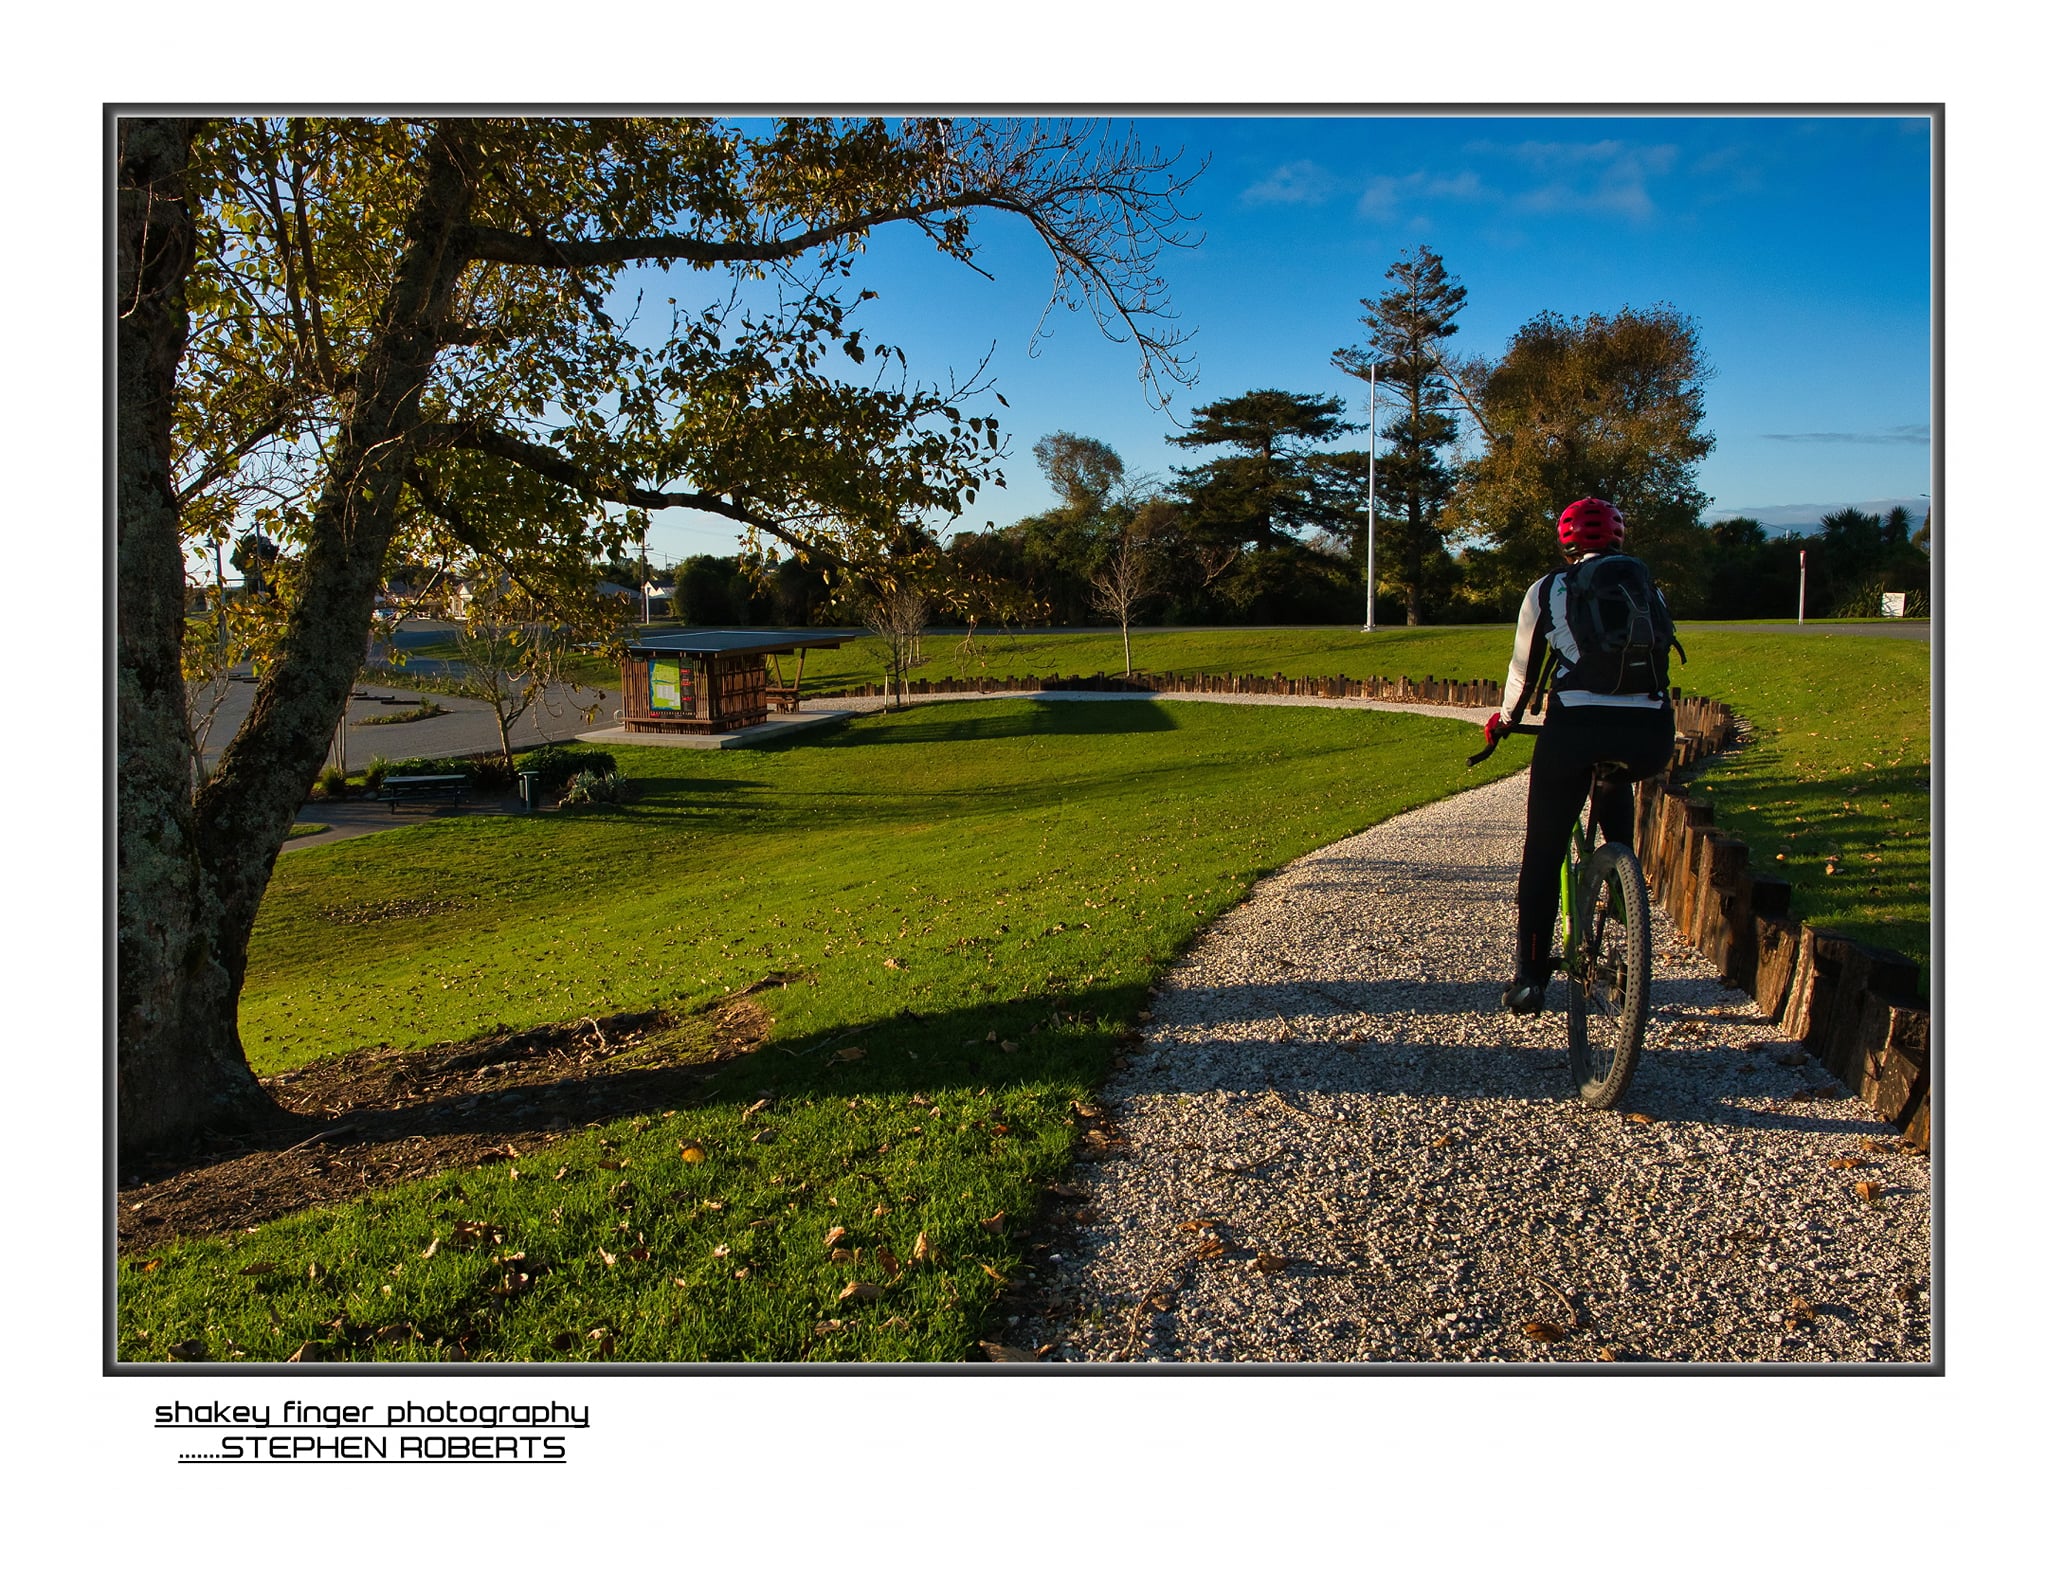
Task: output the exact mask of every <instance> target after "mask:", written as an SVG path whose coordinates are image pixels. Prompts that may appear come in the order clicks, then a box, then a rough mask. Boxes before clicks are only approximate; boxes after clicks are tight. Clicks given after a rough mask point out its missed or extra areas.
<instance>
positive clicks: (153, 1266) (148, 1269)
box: [142, 1257, 163, 1274]
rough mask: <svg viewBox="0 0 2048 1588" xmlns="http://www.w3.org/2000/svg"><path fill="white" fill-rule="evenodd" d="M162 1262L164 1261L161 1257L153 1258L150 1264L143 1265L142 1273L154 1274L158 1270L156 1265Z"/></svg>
mask: <svg viewBox="0 0 2048 1588" xmlns="http://www.w3.org/2000/svg"><path fill="white" fill-rule="evenodd" d="M162 1261H163V1259H162V1258H161V1257H152V1258H151V1259H150V1260H149V1261H148V1262H146V1263H144V1264H143V1265H142V1272H143V1273H145V1274H147V1273H152V1272H154V1271H155V1269H156V1265H157V1264H158V1263H160V1262H162Z"/></svg>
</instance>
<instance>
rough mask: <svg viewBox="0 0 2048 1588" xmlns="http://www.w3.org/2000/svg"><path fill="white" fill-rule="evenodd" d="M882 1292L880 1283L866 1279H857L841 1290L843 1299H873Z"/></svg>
mask: <svg viewBox="0 0 2048 1588" xmlns="http://www.w3.org/2000/svg"><path fill="white" fill-rule="evenodd" d="M881 1293H882V1287H881V1286H880V1285H871V1284H869V1283H868V1282H867V1281H866V1280H864V1279H856V1280H854V1281H852V1282H851V1283H850V1284H848V1285H847V1287H846V1288H845V1289H844V1290H842V1291H840V1292H839V1299H840V1300H841V1301H873V1300H874V1299H875V1297H877V1296H879V1295H880V1294H881Z"/></svg>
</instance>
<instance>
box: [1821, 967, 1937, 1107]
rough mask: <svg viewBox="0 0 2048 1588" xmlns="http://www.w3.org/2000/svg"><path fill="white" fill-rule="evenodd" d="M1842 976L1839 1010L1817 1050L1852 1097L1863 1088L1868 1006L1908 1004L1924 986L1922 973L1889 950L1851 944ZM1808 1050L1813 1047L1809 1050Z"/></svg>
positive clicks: (1837, 995)
mask: <svg viewBox="0 0 2048 1588" xmlns="http://www.w3.org/2000/svg"><path fill="white" fill-rule="evenodd" d="M1846 941H1848V944H1849V948H1848V951H1847V952H1846V953H1845V954H1843V955H1842V959H1841V965H1842V968H1841V972H1840V974H1839V975H1838V977H1837V978H1836V982H1835V1007H1834V1010H1833V1014H1832V1018H1831V1019H1830V1021H1829V1025H1828V1029H1827V1030H1826V1031H1825V1032H1824V1033H1823V1039H1822V1042H1821V1044H1820V1046H1819V1047H1818V1048H1817V1049H1816V1051H1817V1052H1819V1054H1820V1056H1821V1060H1822V1062H1823V1063H1825V1064H1826V1065H1827V1067H1828V1069H1829V1070H1830V1071H1831V1072H1832V1073H1833V1074H1834V1075H1835V1076H1836V1078H1837V1079H1839V1080H1840V1081H1841V1082H1842V1084H1843V1085H1844V1086H1846V1087H1848V1088H1849V1089H1850V1090H1851V1091H1860V1090H1861V1089H1862V1087H1863V1081H1864V1077H1863V1059H1862V1055H1861V1054H1860V1053H1859V1052H1858V1049H1857V1033H1858V1031H1859V1029H1860V1028H1861V1026H1862V1024H1863V1015H1864V1006H1865V1005H1866V1004H1867V1003H1869V1002H1870V1001H1872V1000H1877V1001H1879V1002H1884V1003H1893V1002H1910V1001H1911V1000H1912V999H1913V997H1914V994H1915V993H1916V992H1917V991H1918V990H1919V986H1920V967H1919V966H1918V965H1916V964H1914V963H1913V961H1911V960H1910V959H1908V958H1906V956H1905V955H1903V954H1898V953H1894V952H1893V951H1892V950H1890V949H1888V948H1869V947H1866V946H1865V945H1864V944H1862V943H1858V942H1856V941H1855V940H1854V939H1847V940H1846ZM1807 1045H1808V1046H1809V1047H1812V1046H1814V1044H1813V1043H1811V1042H1809V1043H1808V1044H1807Z"/></svg>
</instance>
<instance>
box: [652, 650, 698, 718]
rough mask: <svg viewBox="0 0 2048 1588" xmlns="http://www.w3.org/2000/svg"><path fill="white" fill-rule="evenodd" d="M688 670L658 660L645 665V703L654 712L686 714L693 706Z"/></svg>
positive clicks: (681, 665) (678, 664) (675, 664)
mask: <svg viewBox="0 0 2048 1588" xmlns="http://www.w3.org/2000/svg"><path fill="white" fill-rule="evenodd" d="M690 685H691V677H690V669H689V668H687V667H685V666H684V665H683V664H682V663H681V662H676V661H663V660H660V659H659V658H657V659H655V660H653V661H650V662H649V663H648V664H647V703H648V704H649V705H650V706H652V707H653V708H654V710H656V711H674V712H683V713H687V712H688V711H690V709H691V708H692V706H693V704H694V698H693V695H692V692H691V688H690Z"/></svg>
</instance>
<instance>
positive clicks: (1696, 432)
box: [1444, 305, 1714, 615]
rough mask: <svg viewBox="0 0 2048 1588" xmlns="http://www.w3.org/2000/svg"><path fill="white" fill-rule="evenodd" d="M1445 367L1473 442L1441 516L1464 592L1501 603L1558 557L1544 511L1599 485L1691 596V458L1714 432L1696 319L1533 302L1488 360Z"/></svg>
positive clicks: (1503, 606)
mask: <svg viewBox="0 0 2048 1588" xmlns="http://www.w3.org/2000/svg"><path fill="white" fill-rule="evenodd" d="M1453 374H1454V375H1455V377H1456V381H1457V385H1458V387H1459V389H1460V391H1461V393H1462V394H1463V398H1464V401H1465V403H1466V407H1467V411H1468V412H1469V413H1470V415H1471V416H1472V419H1473V421H1474V423H1475V425H1476V426H1477V428H1478V430H1479V432H1480V435H1481V436H1482V438H1483V439H1484V442H1485V450H1484V451H1483V452H1481V453H1480V454H1479V455H1478V456H1477V457H1476V458H1474V459H1473V460H1472V461H1471V462H1469V463H1468V464H1467V465H1466V466H1465V467H1464V469H1463V470H1462V471H1461V473H1460V477H1459V480H1458V484H1457V487H1456V489H1455V490H1454V492H1453V493H1452V496H1451V500H1450V502H1449V503H1448V505H1447V506H1446V509H1445V513H1444V526H1445V528H1446V530H1447V531H1449V532H1452V533H1454V534H1457V535H1460V536H1464V537H1470V538H1471V539H1472V540H1473V541H1475V542H1476V543H1478V550H1477V551H1476V552H1475V553H1474V554H1473V555H1470V556H1468V557H1467V558H1466V561H1467V563H1468V564H1469V565H1470V568H1469V575H1468V576H1469V578H1470V580H1471V582H1472V584H1473V585H1474V587H1475V591H1476V593H1477V594H1478V595H1479V596H1480V597H1481V598H1482V599H1483V600H1485V601H1487V602H1489V603H1491V604H1492V605H1493V606H1494V607H1495V609H1496V610H1500V611H1506V610H1511V608H1512V604H1513V603H1514V602H1515V601H1516V600H1519V598H1520V596H1521V593H1522V591H1523V590H1524V589H1526V588H1527V587H1528V585H1529V583H1530V582H1531V581H1532V580H1534V579H1536V578H1537V577H1539V576H1540V575H1541V574H1542V573H1543V572H1544V571H1545V570H1546V569H1549V568H1552V567H1555V566H1556V565H1557V560H1558V552H1557V539H1556V524H1557V515H1558V513H1559V512H1560V511H1561V510H1562V509H1563V508H1564V507H1566V506H1567V505H1568V504H1570V503H1571V502H1573V501H1576V500H1577V499H1578V498H1580V497H1583V496H1598V497H1604V498H1605V499H1606V500H1608V501H1610V502H1613V503H1615V504H1616V505H1617V506H1619V507H1620V508H1621V510H1622V512H1623V514H1624V515H1625V516H1626V518H1627V520H1628V527H1629V550H1630V551H1631V552H1633V553H1635V554H1637V555H1639V556H1641V557H1642V558H1643V559H1644V560H1645V561H1647V562H1648V563H1649V564H1650V565H1651V567H1652V568H1653V569H1654V570H1655V572H1656V575H1657V579H1658V582H1659V583H1660V584H1661V585H1662V586H1663V588H1664V589H1665V591H1666V593H1667V595H1668V596H1669V597H1670V599H1671V601H1672V604H1673V607H1674V609H1675V610H1676V611H1678V612H1679V613H1680V615H1685V614H1686V613H1687V612H1689V611H1691V610H1695V609H1696V607H1697V604H1698V602H1699V600H1700V599H1701V597H1702V594H1703V591H1702V579H1703V576H1704V572H1705V562H1706V551H1707V535H1706V531H1705V530H1704V529H1703V528H1702V527H1701V524H1700V514H1701V512H1702V510H1703V509H1704V508H1705V507H1706V504H1707V498H1706V496H1705V494H1704V493H1703V492H1702V491H1701V490H1700V489H1699V485H1698V483H1697V480H1696V477H1695V471H1696V469H1697V467H1698V465H1699V462H1700V460H1701V459H1702V458H1704V457H1705V456H1706V455H1707V453H1708V452H1709V451H1711V450H1712V448H1713V445H1714V438H1713V436H1712V435H1711V434H1709V433H1708V432H1707V431H1706V430H1705V429H1704V428H1703V425H1704V422H1705V418H1706V398H1705V392H1706V383H1707V381H1708V379H1709V378H1710V377H1711V375H1712V371H1711V370H1710V369H1709V367H1708V365H1707V362H1706V358H1705V355H1704V353H1703V352H1702V351H1701V348H1700V341H1699V330H1698V327H1697V326H1696V325H1695V324H1694V322H1693V321H1692V320H1691V319H1690V318H1688V317H1687V316H1685V315H1683V314H1681V313H1679V312H1678V311H1677V310H1676V309H1673V308H1670V307H1668V306H1663V305H1660V306H1658V307H1655V308H1652V309H1648V310H1636V309H1627V308H1624V309H1622V310H1620V311H1618V312H1617V313H1615V314H1612V315H1600V314H1592V315H1586V316H1584V317H1583V318H1566V317H1564V316H1562V315H1557V314H1542V315H1539V316H1537V317H1536V318H1535V319H1533V320H1531V321H1530V322H1529V323H1528V324H1526V325H1524V326H1523V327H1522V328H1521V329H1520V330H1519V331H1517V332H1516V333H1515V336H1514V339H1513V340H1512V341H1511V342H1510V343H1509V345H1508V349H1507V351H1506V353H1505V354H1504V355H1503V356H1502V357H1501V358H1500V360H1499V361H1498V362H1497V363H1492V364H1488V363H1485V362H1483V361H1479V360H1469V361H1465V362H1464V363H1462V364H1460V365H1459V366H1457V367H1456V368H1455V369H1454V371H1453Z"/></svg>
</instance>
